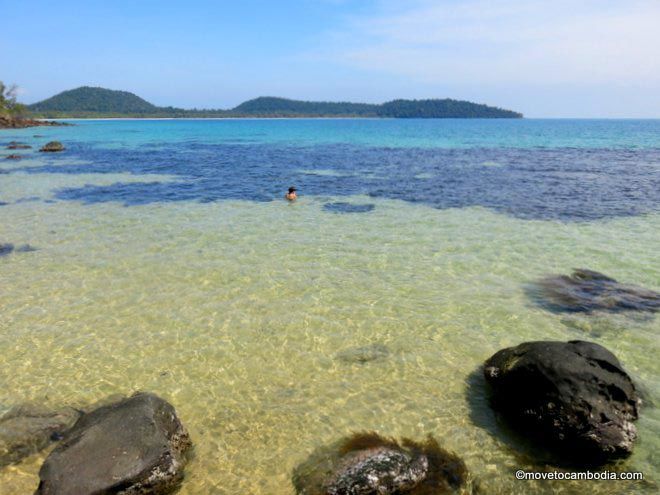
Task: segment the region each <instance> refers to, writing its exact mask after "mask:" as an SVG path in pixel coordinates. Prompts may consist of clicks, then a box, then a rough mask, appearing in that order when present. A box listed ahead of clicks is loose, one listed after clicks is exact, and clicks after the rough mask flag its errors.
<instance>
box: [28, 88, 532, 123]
mask: <svg viewBox="0 0 660 495" xmlns="http://www.w3.org/2000/svg"><path fill="white" fill-rule="evenodd" d="M26 110H27V111H28V112H29V114H30V116H31V117H32V118H44V119H55V118H59V119H66V118H122V117H123V118H295V117H297V118H317V117H336V118H339V117H345V118H351V117H354V118H360V117H362V118H367V117H371V118H396V119H406V118H426V119H445V118H489V119H492V118H509V119H510V118H522V117H523V115H522V114H521V113H518V112H514V111H512V110H505V109H502V108H498V107H493V106H488V105H484V104H480V103H472V102H469V101H462V100H453V99H449V98H445V99H426V100H393V101H389V102H387V103H382V104H372V103H350V102H327V101H319V102H316V101H299V100H291V99H287V98H278V97H271V96H262V97H259V98H255V99H252V100H249V101H246V102H244V103H241V104H240V105H238V106H236V107H234V108H232V109H227V110H221V109H183V108H175V107H159V106H156V105H154V104H152V103H149V102H148V101H146V100H144V99H143V98H140V97H139V96H137V95H135V94H133V93H130V92H128V91H117V90H111V89H105V88H96V87H89V86H83V87H80V88H76V89H71V90H68V91H64V92H62V93H59V94H57V95H55V96H53V97H51V98H48V99H46V100H43V101H40V102H38V103H34V104H32V105H27V106H26Z"/></svg>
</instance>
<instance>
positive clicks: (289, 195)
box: [284, 186, 298, 201]
mask: <svg viewBox="0 0 660 495" xmlns="http://www.w3.org/2000/svg"><path fill="white" fill-rule="evenodd" d="M284 198H285V199H286V200H288V201H295V200H296V199H298V194H297V193H296V188H295V187H293V186H291V187H290V188H289V192H288V193H286V194H285V195H284Z"/></svg>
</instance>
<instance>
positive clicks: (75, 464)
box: [36, 393, 191, 495]
mask: <svg viewBox="0 0 660 495" xmlns="http://www.w3.org/2000/svg"><path fill="white" fill-rule="evenodd" d="M190 447H191V442H190V437H189V436H188V433H187V431H186V429H185V428H184V427H183V425H182V424H181V422H180V421H179V419H178V418H177V416H176V413H175V411H174V408H173V407H172V406H171V405H170V404H169V403H167V402H165V401H164V400H163V399H161V398H159V397H157V396H155V395H153V394H149V393H139V394H136V395H134V396H133V397H130V398H128V399H124V400H122V401H120V402H117V403H114V404H110V405H107V406H103V407H100V408H98V409H96V410H94V411H92V412H90V413H88V414H85V415H83V416H82V417H81V418H80V419H79V420H78V422H77V423H76V424H75V426H74V427H73V428H72V429H71V430H70V431H69V432H68V433H67V434H66V435H65V436H64V438H63V439H62V441H61V442H60V444H59V445H58V446H57V447H56V448H55V449H54V450H53V451H52V452H51V454H50V455H49V456H48V457H47V458H46V460H45V462H44V464H43V465H42V466H41V470H40V472H39V477H40V483H39V488H38V489H37V492H36V494H39V495H70V494H76V495H92V494H94V495H101V494H111V493H124V494H138V493H139V494H145V495H146V494H159V495H160V494H165V493H170V492H171V491H173V490H174V489H175V488H176V487H177V485H178V484H179V482H180V481H181V479H182V478H183V468H184V466H185V464H186V460H187V459H186V452H187V451H188V450H189V449H190Z"/></svg>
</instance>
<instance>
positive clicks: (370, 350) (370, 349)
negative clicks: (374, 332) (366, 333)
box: [336, 344, 390, 363]
mask: <svg viewBox="0 0 660 495" xmlns="http://www.w3.org/2000/svg"><path fill="white" fill-rule="evenodd" d="M389 355H390V350H389V349H388V348H387V347H386V346H384V345H383V344H371V345H366V346H363V347H350V348H348V349H344V350H343V351H341V352H339V353H337V356H336V357H337V359H339V360H340V361H343V362H345V363H367V362H369V361H376V360H378V359H385V358H387V357H389Z"/></svg>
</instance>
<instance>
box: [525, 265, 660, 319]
mask: <svg viewBox="0 0 660 495" xmlns="http://www.w3.org/2000/svg"><path fill="white" fill-rule="evenodd" d="M532 295H533V296H534V298H535V299H536V300H537V301H538V302H539V303H540V304H541V305H543V306H546V307H548V309H551V310H553V311H558V312H578V311H582V312H591V311H596V310H602V311H611V312H615V311H651V312H655V311H658V310H660V293H658V292H654V291H652V290H648V289H644V288H642V287H637V286H635V285H629V284H622V283H619V282H617V281H616V280H614V279H613V278H610V277H608V276H607V275H603V274H602V273H598V272H594V271H592V270H584V269H577V270H574V271H573V273H572V274H571V275H570V276H567V275H553V276H550V277H546V278H544V279H542V280H540V281H538V282H537V283H536V286H535V288H534V290H532Z"/></svg>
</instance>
